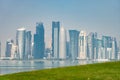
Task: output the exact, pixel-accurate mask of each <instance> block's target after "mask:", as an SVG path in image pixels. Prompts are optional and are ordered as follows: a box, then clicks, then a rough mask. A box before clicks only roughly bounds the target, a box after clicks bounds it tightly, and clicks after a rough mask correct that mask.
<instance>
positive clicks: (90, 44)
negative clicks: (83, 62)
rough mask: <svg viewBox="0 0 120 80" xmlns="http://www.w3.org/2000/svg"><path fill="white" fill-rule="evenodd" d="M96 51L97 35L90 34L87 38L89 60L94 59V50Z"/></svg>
mask: <svg viewBox="0 0 120 80" xmlns="http://www.w3.org/2000/svg"><path fill="white" fill-rule="evenodd" d="M94 49H95V34H94V33H92V32H91V33H90V34H89V35H88V36H87V57H88V59H94V51H95V50H94Z"/></svg>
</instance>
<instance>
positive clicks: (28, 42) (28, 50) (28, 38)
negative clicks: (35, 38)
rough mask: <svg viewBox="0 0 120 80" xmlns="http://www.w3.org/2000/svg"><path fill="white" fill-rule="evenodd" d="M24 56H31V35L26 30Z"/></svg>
mask: <svg viewBox="0 0 120 80" xmlns="http://www.w3.org/2000/svg"><path fill="white" fill-rule="evenodd" d="M25 50H26V51H25V53H26V54H25V55H26V58H27V59H29V58H31V57H32V35H31V31H27V32H26V49H25Z"/></svg>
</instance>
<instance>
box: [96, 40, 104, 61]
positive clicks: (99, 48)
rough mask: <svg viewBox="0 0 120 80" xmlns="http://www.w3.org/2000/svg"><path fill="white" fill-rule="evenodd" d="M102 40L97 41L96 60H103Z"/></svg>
mask: <svg viewBox="0 0 120 80" xmlns="http://www.w3.org/2000/svg"><path fill="white" fill-rule="evenodd" d="M102 46H103V45H102V40H101V39H96V59H103V47H102Z"/></svg>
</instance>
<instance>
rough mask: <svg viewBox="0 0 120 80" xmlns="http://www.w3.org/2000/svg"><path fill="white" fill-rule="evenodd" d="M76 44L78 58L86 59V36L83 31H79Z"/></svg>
mask: <svg viewBox="0 0 120 80" xmlns="http://www.w3.org/2000/svg"><path fill="white" fill-rule="evenodd" d="M78 44H79V45H78V48H79V49H78V50H79V52H78V58H79V59H87V36H86V32H85V31H80V34H79V40H78Z"/></svg>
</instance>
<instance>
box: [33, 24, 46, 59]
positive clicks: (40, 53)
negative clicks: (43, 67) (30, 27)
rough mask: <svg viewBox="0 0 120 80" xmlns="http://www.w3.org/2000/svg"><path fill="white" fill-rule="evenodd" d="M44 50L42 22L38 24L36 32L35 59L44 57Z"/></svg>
mask: <svg viewBox="0 0 120 80" xmlns="http://www.w3.org/2000/svg"><path fill="white" fill-rule="evenodd" d="M44 51H45V42H44V26H43V23H42V22H40V23H37V24H36V34H34V59H43V57H44Z"/></svg>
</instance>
